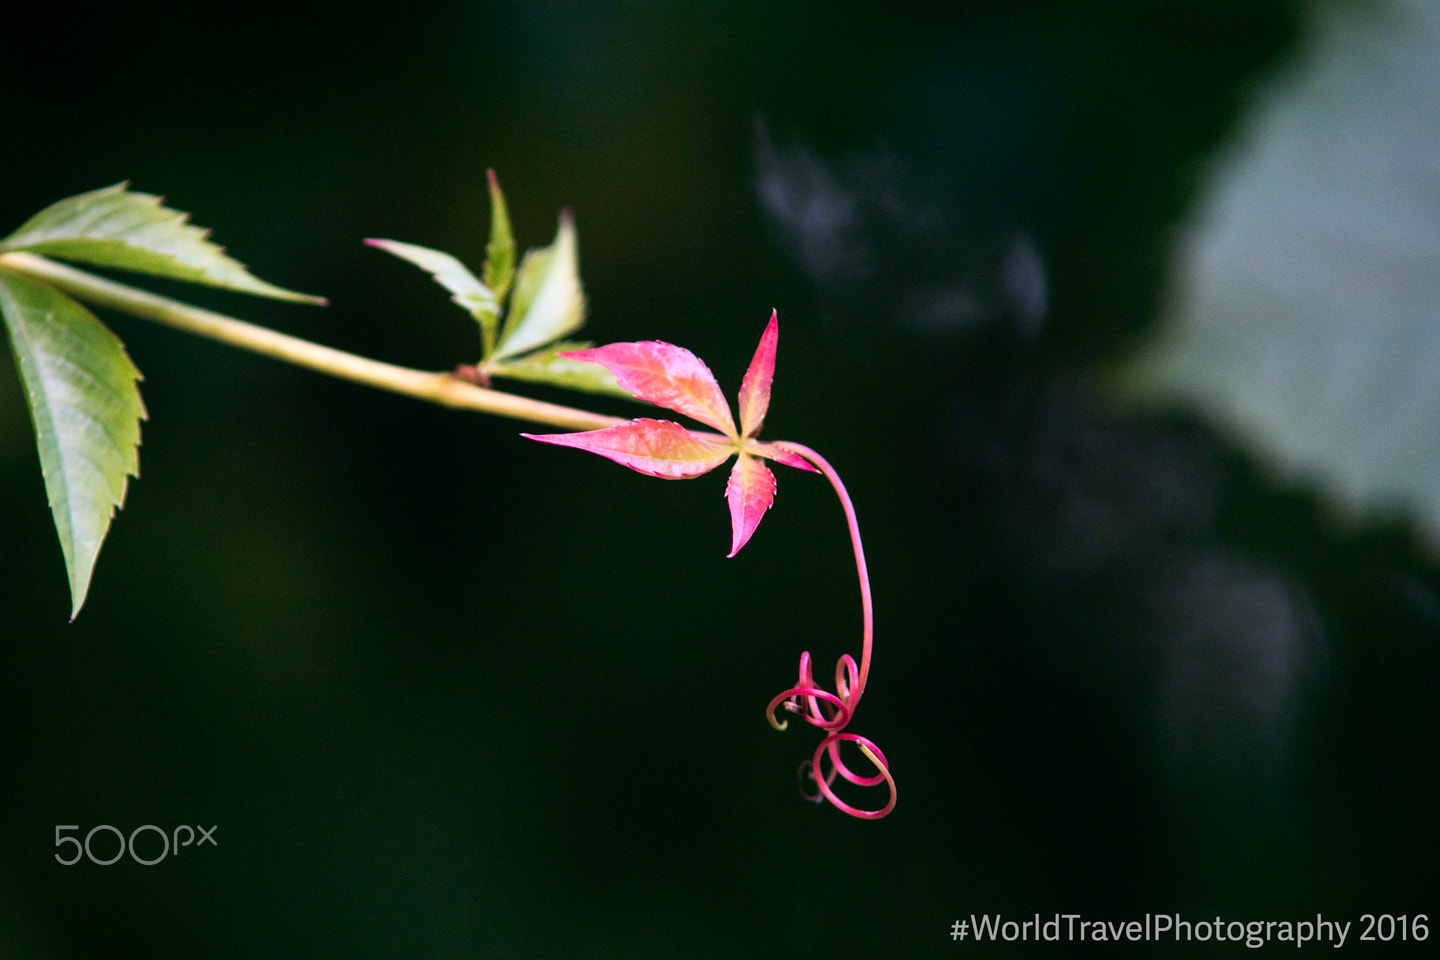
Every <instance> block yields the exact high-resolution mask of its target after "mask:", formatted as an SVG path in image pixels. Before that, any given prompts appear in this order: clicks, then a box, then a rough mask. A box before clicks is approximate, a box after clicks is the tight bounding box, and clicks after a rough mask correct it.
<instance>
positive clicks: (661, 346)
mask: <svg viewBox="0 0 1440 960" xmlns="http://www.w3.org/2000/svg"><path fill="white" fill-rule="evenodd" d="M560 356H562V357H569V358H570V359H572V360H588V361H589V362H591V363H598V364H600V365H601V366H602V367H604V368H605V369H606V370H609V371H610V372H611V373H613V374H614V375H615V379H616V380H617V381H619V383H620V386H621V387H623V388H625V389H626V390H629V391H630V392H631V393H633V394H634V395H635V396H636V397H637V398H639V399H641V400H648V401H649V402H651V403H654V404H657V405H659V406H662V407H665V408H666V409H669V410H674V411H675V412H676V413H683V414H685V416H687V417H694V418H695V419H696V420H699V421H700V422H701V423H705V424H709V425H710V426H712V427H714V428H715V429H716V430H719V431H720V432H722V433H724V434H725V435H726V436H727V437H736V436H737V434H736V433H735V421H734V420H733V419H732V418H731V416H730V404H728V403H727V402H726V401H725V395H724V394H723V393H721V392H720V385H719V384H717V383H716V382H715V375H714V374H712V373H711V372H710V368H709V367H707V366H705V364H704V363H703V362H702V361H701V360H700V358H699V357H697V356H695V354H693V353H691V352H690V351H689V350H686V349H685V348H684V347H677V346H675V345H674V344H669V343H664V342H662V341H659V340H642V341H639V342H637V343H611V344H607V345H606V346H603V347H594V348H592V349H590V350H570V351H567V352H565V353H562V354H560Z"/></svg>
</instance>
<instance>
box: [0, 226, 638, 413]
mask: <svg viewBox="0 0 1440 960" xmlns="http://www.w3.org/2000/svg"><path fill="white" fill-rule="evenodd" d="M0 265H3V266H4V267H5V268H6V269H8V270H13V271H15V272H16V273H21V274H25V275H26V276H29V277H33V278H38V279H42V280H44V281H46V282H48V283H49V284H51V285H52V286H54V287H55V288H56V289H58V290H61V291H63V292H65V293H68V294H70V295H71V296H73V297H75V298H76V299H78V300H84V301H86V302H87V303H90V304H93V305H95V306H100V307H106V308H108V309H111V310H118V311H120V312H122V313H128V314H130V315H132V316H136V317H141V318H143V319H145V320H153V321H155V322H156V323H163V324H165V325H167V326H171V327H175V328H176V329H178V330H184V331H186V332H187V333H193V334H196V335H198V336H201V337H208V338H209V339H211V340H218V341H220V342H221V343H225V344H229V345H230V346H232V347H239V348H240V349H242V350H249V351H251V352H252V353H258V354H262V355H263V356H267V357H273V358H274V359H276V360H283V361H285V362H286V363H292V364H295V365H296V366H299V367H305V368H307V369H310V370H315V371H318V372H320V373H324V374H328V375H330V376H332V377H338V378H340V379H341V380H350V381H353V382H355V383H360V384H364V385H366V386H370V387H377V388H379V389H381V390H388V391H390V392H391V393H398V394H403V395H405V396H410V397H415V398H417V399H419V400H425V401H428V402H430V403H437V404H439V405H441V406H444V407H454V408H457V409H463V410H478V411H481V412H482V413H493V414H495V415H496V416H501V417H511V418H514V419H516V420H528V421H530V422H532V423H543V424H547V425H550V426H555V427H563V428H567V429H572V430H595V429H599V428H601V427H613V426H615V425H616V424H620V423H625V422H626V420H625V419H624V418H621V417H608V416H605V415H603V414H599V413H592V412H590V411H589V410H580V409H577V408H574V407H565V406H561V405H560V404H555V403H545V402H544V401H541V400H532V399H530V398H529V397H522V396H519V395H517V394H513V393H505V392H503V391H500V390H491V389H489V388H487V387H481V386H479V385H477V384H474V383H471V382H469V381H468V380H463V379H461V378H460V377H457V376H455V375H454V374H452V373H432V372H430V371H427V370H416V369H413V368H411V367H401V366H396V365H395V364H391V363H383V362H381V361H379V360H371V359H369V358H367V357H362V356H358V355H356V354H353V353H346V352H345V351H343V350H336V349H334V348H333V347H326V346H322V345H320V344H318V343H313V342H311V341H309V340H304V339H301V338H300V337H292V336H290V335H289V334H284V333H279V332H278V331H275V330H271V329H269V328H267V327H261V326H257V325H256V324H253V323H246V322H245V321H244V320H237V319H235V318H234V317H227V316H226V315H225V314H223V313H216V312H214V311H213V310H204V309H201V308H200V307H194V306H191V305H190V304H187V303H182V302H180V301H179V300H172V299H170V298H169V297H162V296H160V295H158V294H154V293H150V292H148V291H145V290H140V289H137V288H135V287H131V286H128V285H126V284H123V283H117V282H116V281H114V280H109V279H106V278H105V277H99V276H96V275H95V274H93V273H86V272H85V271H83V270H76V269H75V268H73V267H69V266H66V265H65V264H62V263H56V262H55V261H54V260H50V259H48V258H46V257H40V256H36V255H35V254H31V253H25V252H23V251H14V252H11V253H3V254H0Z"/></svg>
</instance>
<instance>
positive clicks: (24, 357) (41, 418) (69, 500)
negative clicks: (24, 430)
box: [0, 271, 145, 619]
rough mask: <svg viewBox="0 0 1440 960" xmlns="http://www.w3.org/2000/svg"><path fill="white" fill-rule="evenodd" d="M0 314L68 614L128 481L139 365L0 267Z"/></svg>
mask: <svg viewBox="0 0 1440 960" xmlns="http://www.w3.org/2000/svg"><path fill="white" fill-rule="evenodd" d="M0 313H3V315H4V317H5V324H6V327H7V328H8V330H9V333H10V345H11V347H12V349H13V350H14V353H15V361H16V363H17V365H18V366H19V368H20V377H21V380H22V381H23V382H24V385H25V394H26V399H27V400H28V401H29V405H30V416H31V419H32V420H33V421H34V424H35V440H36V446H37V447H38V448H39V452H40V468H41V471H42V472H43V474H44V476H45V491H46V493H47V495H48V497H49V500H50V511H51V514H52V515H53V516H54V518H55V530H56V532H57V533H58V534H59V536H60V548H61V550H62V551H63V552H64V555H65V566H66V569H67V570H68V572H69V576H70V598H71V603H72V610H71V619H74V616H75V614H77V613H79V612H80V607H81V605H82V604H83V603H84V602H85V594H86V593H87V591H88V590H89V588H90V575H91V572H92V571H93V570H94V567H95V559H96V557H97V556H98V555H99V553H100V544H101V542H102V541H104V539H105V534H106V532H107V531H108V530H109V529H110V520H111V518H112V517H113V516H114V515H115V510H116V508H117V507H120V506H122V505H123V504H124V502H125V488H126V484H127V482H128V478H129V477H131V476H137V475H138V472H139V456H138V452H137V448H138V446H139V444H140V421H141V420H143V419H144V418H145V407H144V405H143V404H142V403H141V401H140V390H139V387H138V385H137V381H138V380H139V379H140V371H138V370H137V369H135V365H134V364H133V363H131V362H130V358H129V357H128V356H126V354H125V348H124V346H123V345H122V344H121V343H120V341H119V339H117V338H116V337H115V335H114V334H113V333H111V332H110V331H109V330H108V329H107V328H106V327H105V325H104V324H102V323H101V322H100V321H99V320H98V319H96V318H95V315H94V314H92V313H90V311H88V310H86V309H85V308H84V307H82V306H81V305H80V304H78V303H76V302H75V301H74V300H71V299H70V298H69V297H67V296H65V295H64V294H62V293H60V292H58V291H56V290H54V289H52V288H51V287H49V286H47V285H45V284H42V283H37V282H35V281H33V280H30V279H27V278H25V277H22V276H18V275H16V274H12V273H8V272H4V271H0Z"/></svg>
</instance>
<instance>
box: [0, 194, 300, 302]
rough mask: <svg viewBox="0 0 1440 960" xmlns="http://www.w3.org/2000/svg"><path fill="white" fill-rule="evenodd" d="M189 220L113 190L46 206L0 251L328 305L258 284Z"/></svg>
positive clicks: (151, 200)
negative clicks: (53, 258) (10, 251)
mask: <svg viewBox="0 0 1440 960" xmlns="http://www.w3.org/2000/svg"><path fill="white" fill-rule="evenodd" d="M188 220H189V215H188V214H184V213H181V212H179V211H177V210H171V209H170V208H168V207H165V206H162V205H161V203H160V198H159V197H156V196H152V195H151V194H148V193H136V192H134V191H131V190H128V189H126V185H125V184H123V183H118V184H116V185H115V186H113V187H105V188H104V189H101V190H92V191H90V192H89V193H82V194H80V195H78V196H74V197H69V198H67V199H65V200H61V201H59V202H58V203H54V204H51V205H50V206H48V207H46V208H45V209H44V210H41V211H40V212H39V213H37V214H36V215H35V216H33V217H31V218H30V219H29V220H28V221H27V222H26V223H25V224H23V225H22V226H21V227H20V229H18V230H16V231H15V232H14V233H12V234H10V236H8V237H6V238H5V239H4V240H0V252H4V251H7V250H29V251H30V252H32V253H39V254H44V255H46V256H52V257H59V258H62V259H67V260H80V261H83V262H85V263H91V264H94V265H96V266H100V267H116V268H118V269H122V270H135V271H138V272H140V273H150V274H155V275H157V276H162V277H171V278H173V279H176V280H186V281H189V282H190V283H203V284H208V285H210V286H214V287H225V288H228V289H231V290H239V291H241V292H244V293H253V294H256V295H258V296H262V297H274V298H276V299H278V300H296V301H301V302H305V303H324V302H325V301H324V299H323V298H321V297H312V296H310V295H308V294H304V293H296V292H294V291H293V290H285V289H283V288H281V287H277V286H275V285H273V284H269V283H266V282H265V281H263V280H261V279H259V278H257V277H255V276H254V275H253V274H251V273H250V272H249V271H248V270H246V269H245V266H244V264H242V263H240V262H239V261H238V260H234V259H232V258H231V257H228V256H226V254H225V251H224V250H223V249H222V248H221V247H218V246H216V245H215V244H213V243H211V242H210V241H209V240H208V239H207V237H208V236H209V231H208V230H203V229H201V228H200V227H197V226H195V225H193V224H191V223H188V222H187V221H188Z"/></svg>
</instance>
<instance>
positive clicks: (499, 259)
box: [484, 170, 515, 300]
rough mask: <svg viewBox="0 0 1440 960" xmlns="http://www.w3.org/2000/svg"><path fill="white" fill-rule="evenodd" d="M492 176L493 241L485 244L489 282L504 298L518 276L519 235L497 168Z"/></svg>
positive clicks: (486, 278) (487, 279)
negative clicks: (513, 230)
mask: <svg viewBox="0 0 1440 960" xmlns="http://www.w3.org/2000/svg"><path fill="white" fill-rule="evenodd" d="M487 175H488V177H489V179H490V243H489V245H488V246H486V247H485V270H484V276H485V285H486V286H487V287H489V288H490V289H491V290H493V291H494V292H495V299H496V300H504V299H505V294H507V293H509V292H510V281H511V280H513V279H514V278H515V238H514V236H512V235H511V233H510V212H509V210H508V209H507V208H506V206H505V195H504V194H502V193H501V192H500V181H499V180H497V179H496V177H495V171H494V170H490V171H487Z"/></svg>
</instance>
